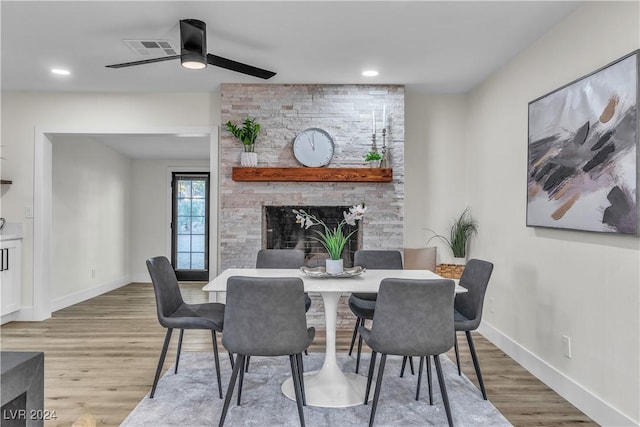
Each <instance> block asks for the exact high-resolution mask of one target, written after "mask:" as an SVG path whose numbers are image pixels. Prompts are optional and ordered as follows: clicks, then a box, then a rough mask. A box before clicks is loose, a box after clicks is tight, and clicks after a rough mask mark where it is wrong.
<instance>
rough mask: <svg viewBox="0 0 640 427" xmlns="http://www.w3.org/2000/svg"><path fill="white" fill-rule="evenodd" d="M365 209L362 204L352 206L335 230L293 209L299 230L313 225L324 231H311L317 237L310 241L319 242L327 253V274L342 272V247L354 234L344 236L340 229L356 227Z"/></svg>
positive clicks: (315, 218) (302, 211)
mask: <svg viewBox="0 0 640 427" xmlns="http://www.w3.org/2000/svg"><path fill="white" fill-rule="evenodd" d="M366 210H367V208H366V207H365V205H364V203H362V204H359V205H355V206H352V207H351V208H349V212H346V211H345V212H344V213H343V216H344V219H343V220H342V221H340V222H339V223H338V225H337V226H336V227H335V228H329V227H327V224H325V222H324V221H322V220H321V219H318V218H317V217H316V216H315V215H311V214H309V213H307V212H305V211H304V210H302V209H293V213H294V214H296V224H300V227H301V228H304V229H307V228H309V227H311V226H313V225H321V226H322V228H323V229H324V230H322V231H320V230H313V231H315V232H316V233H317V234H318V236H319V237H311V238H312V239H314V240H316V241H318V242H320V243H321V244H322V246H324V248H325V249H326V250H327V252H328V253H329V257H330V259H328V260H327V261H326V271H327V273H329V274H340V273H342V271H343V269H344V268H343V263H342V251H343V249H344V246H345V245H346V244H347V242H348V241H349V237H351V235H353V233H355V232H356V231H358V230H357V229H356V230H353V231H352V232H351V233H349V234H347V235H346V236H345V235H344V233H343V232H342V227H344V226H345V225H346V224H349V225H356V221H359V220H361V219H362V217H363V216H364V213H365V212H366Z"/></svg>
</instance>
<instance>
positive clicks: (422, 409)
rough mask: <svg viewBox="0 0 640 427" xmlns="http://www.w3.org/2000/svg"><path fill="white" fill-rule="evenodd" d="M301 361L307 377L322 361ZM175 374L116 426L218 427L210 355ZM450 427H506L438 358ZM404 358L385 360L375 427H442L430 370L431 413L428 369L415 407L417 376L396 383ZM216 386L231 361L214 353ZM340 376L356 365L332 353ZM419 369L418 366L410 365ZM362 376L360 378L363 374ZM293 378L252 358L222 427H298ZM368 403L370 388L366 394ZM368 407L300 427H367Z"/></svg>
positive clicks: (311, 413) (327, 412)
mask: <svg viewBox="0 0 640 427" xmlns="http://www.w3.org/2000/svg"><path fill="white" fill-rule="evenodd" d="M303 357H304V366H305V371H313V370H318V369H320V367H321V366H322V362H323V359H324V355H323V354H320V353H310V354H309V355H308V356H303ZM180 359H181V360H180V368H179V371H178V374H177V375H175V374H174V373H173V367H172V368H170V369H169V370H168V371H167V373H166V374H165V375H164V376H163V377H162V378H161V379H160V381H159V383H158V388H157V389H156V394H155V397H154V398H153V399H149V395H148V394H147V396H146V397H145V398H144V399H142V401H141V402H140V403H139V404H138V406H137V407H136V408H135V409H134V410H133V411H132V412H131V413H130V414H129V416H128V417H127V418H126V419H125V420H124V421H123V423H122V424H121V425H122V426H125V427H137V426H149V427H151V426H153V427H162V426H175V427H178V426H180V427H183V426H189V427H199V426H213V425H218V422H219V421H220V414H221V412H222V405H223V400H221V399H219V397H218V391H217V384H216V375H215V368H214V362H213V353H204V352H183V354H182V355H181V358H180ZM440 359H441V361H442V368H443V371H444V375H445V383H446V386H447V392H448V395H449V403H450V405H451V412H452V414H453V422H454V424H455V425H456V426H474V427H475V426H510V425H511V424H510V423H509V422H508V421H507V420H506V419H505V418H504V417H503V416H502V414H501V413H500V412H499V411H498V410H497V409H496V408H495V407H494V406H493V405H492V404H491V402H490V401H485V400H483V399H482V395H481V393H480V390H478V388H477V387H476V386H475V385H474V384H473V383H471V382H470V381H469V380H468V379H467V378H466V377H465V376H464V375H462V376H458V372H457V370H456V367H455V365H454V364H453V363H452V362H451V361H450V360H449V359H448V358H447V357H446V356H441V357H440ZM401 363H402V358H400V357H395V356H389V357H387V363H386V367H385V372H384V378H383V384H382V385H383V387H382V390H381V393H380V400H379V402H378V409H377V413H376V418H375V425H376V426H379V427H382V426H402V427H404V426H442V425H444V426H446V425H447V418H446V413H445V410H444V406H443V403H442V398H441V396H440V388H439V386H438V380H437V376H436V374H435V367H433V366H432V368H433V369H432V372H433V406H430V405H429V395H428V389H427V375H426V369H425V373H424V374H423V375H424V377H423V379H422V389H421V391H420V401H416V400H415V392H416V381H417V368H418V367H417V366H416V375H411V372H410V371H409V367H408V366H407V369H406V371H405V376H404V378H400V377H399V373H400V366H401ZM220 364H221V369H222V387H223V392H224V393H226V391H227V386H228V385H229V378H230V376H231V368H230V366H229V365H230V364H229V358H228V356H227V355H226V354H225V353H221V354H220ZM338 364H339V365H340V366H341V367H342V370H343V371H344V372H354V370H355V358H354V357H349V356H347V355H346V354H340V353H339V354H338ZM416 365H417V364H416ZM360 366H361V373H363V374H365V375H366V373H367V370H368V368H369V354H363V360H362V362H361V365H360ZM363 371H364V372H363ZM290 374H291V371H290V366H289V358H288V357H286V356H285V357H277V358H268V357H252V358H251V366H250V369H249V373H248V374H245V376H244V383H243V386H242V405H241V406H237V405H236V398H237V387H236V390H235V391H234V394H233V398H232V400H231V406H230V407H229V412H228V413H227V418H226V420H225V426H261V427H263V426H298V425H299V424H300V423H299V419H298V412H297V409H296V403H295V402H294V401H292V400H289V399H288V398H286V397H285V396H284V395H283V394H282V392H281V391H280V386H281V385H282V382H283V381H284V380H286V379H287V378H288V377H289V376H290ZM371 396H373V389H372V390H371ZM370 411H371V403H370V404H369V405H367V406H364V405H359V406H354V407H350V408H338V409H334V408H316V407H311V406H305V407H304V416H305V422H306V425H307V426H309V427H314V426H366V425H368V423H369V415H370Z"/></svg>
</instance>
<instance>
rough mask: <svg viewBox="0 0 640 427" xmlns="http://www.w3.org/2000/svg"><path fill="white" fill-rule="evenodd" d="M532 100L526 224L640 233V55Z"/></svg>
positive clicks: (632, 55)
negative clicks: (639, 211) (639, 110)
mask: <svg viewBox="0 0 640 427" xmlns="http://www.w3.org/2000/svg"><path fill="white" fill-rule="evenodd" d="M639 52H640V51H635V52H633V53H630V54H628V55H626V56H624V57H623V58H620V59H618V60H616V61H615V62H613V63H611V64H609V65H607V66H605V67H603V68H601V69H599V70H597V71H594V72H593V73H591V74H589V75H587V76H584V77H582V78H580V79H578V80H576V81H574V82H572V83H569V84H567V85H566V86H563V87H561V88H559V89H557V90H555V91H553V92H551V93H548V94H546V95H544V96H542V97H540V98H538V99H535V100H533V101H531V102H530V103H529V135H528V160H527V162H528V165H527V166H528V176H527V226H540V227H553V228H565V229H573V230H586V231H594V232H604V233H616V234H630V235H638V206H637V200H638V198H637V182H638V174H637V173H638V172H637V171H638V154H637V153H638V135H639V133H640V132H639V131H638V98H639V92H638V73H639V66H638V54H639Z"/></svg>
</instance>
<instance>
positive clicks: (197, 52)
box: [180, 19, 207, 68]
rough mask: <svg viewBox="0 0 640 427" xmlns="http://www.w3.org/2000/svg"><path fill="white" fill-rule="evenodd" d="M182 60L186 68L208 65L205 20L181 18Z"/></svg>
mask: <svg viewBox="0 0 640 427" xmlns="http://www.w3.org/2000/svg"><path fill="white" fill-rule="evenodd" d="M180 62H181V63H182V66H184V67H186V68H205V67H206V66H207V24H205V23H204V22H202V21H200V20H198V19H181V20H180Z"/></svg>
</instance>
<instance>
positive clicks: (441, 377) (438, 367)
mask: <svg viewBox="0 0 640 427" xmlns="http://www.w3.org/2000/svg"><path fill="white" fill-rule="evenodd" d="M433 362H434V363H435V365H436V373H437V374H438V382H439V383H440V393H441V394H442V402H443V403H444V410H445V411H446V413H447V421H448V422H449V427H453V418H452V417H451V408H450V407H449V396H448V395H447V387H446V386H445V385H444V375H442V365H440V356H439V355H437V354H436V355H434V356H433Z"/></svg>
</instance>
